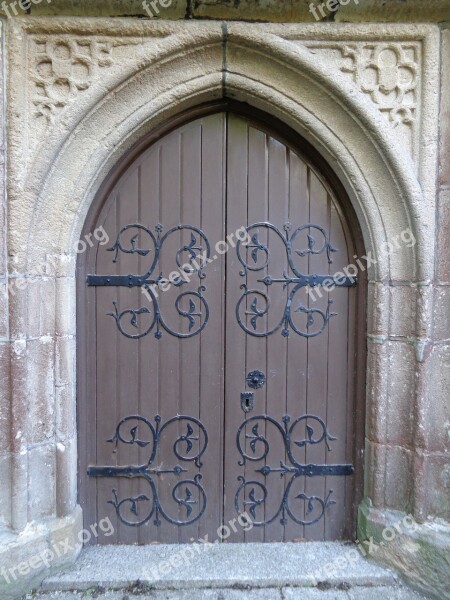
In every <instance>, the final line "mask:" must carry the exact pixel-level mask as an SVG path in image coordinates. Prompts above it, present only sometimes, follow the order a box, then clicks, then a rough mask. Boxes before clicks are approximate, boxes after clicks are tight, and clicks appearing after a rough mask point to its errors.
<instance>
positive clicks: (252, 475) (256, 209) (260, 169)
mask: <svg viewBox="0 0 450 600" xmlns="http://www.w3.org/2000/svg"><path fill="white" fill-rule="evenodd" d="M243 123H244V124H245V126H246V129H247V144H248V146H247V147H248V158H247V160H248V184H247V201H248V208H247V221H246V223H245V225H252V224H253V223H257V222H260V221H266V220H267V219H268V144H267V136H266V134H265V133H264V132H263V131H259V130H258V129H256V128H255V127H252V126H251V125H249V124H248V123H245V121H244V122H243ZM252 233H255V230H253V232H252ZM259 240H260V241H261V242H262V243H265V244H267V235H266V231H264V229H263V228H261V229H260V230H259ZM245 256H246V260H247V261H248V260H251V258H250V251H247V252H246V253H245ZM248 275H249V277H248V286H249V288H254V287H255V288H261V287H262V286H261V284H258V283H257V279H258V278H259V279H261V278H262V277H264V275H265V272H260V271H258V272H257V273H255V274H254V276H253V277H252V273H251V272H249V274H248ZM232 278H233V279H234V280H235V281H236V280H238V277H237V276H236V274H234V275H233V276H232ZM249 304H250V303H249V302H247V310H248V309H249V308H250V307H249ZM247 324H248V321H247ZM245 337H246V339H245V342H246V358H245V373H246V374H248V373H249V372H251V371H255V370H258V371H261V372H263V373H264V374H265V375H266V376H267V345H266V339H265V338H259V337H253V336H251V335H248V334H246V336H245ZM244 389H247V390H248V391H253V393H254V398H255V401H254V402H255V403H254V409H253V411H252V412H250V413H248V414H247V415H246V414H245V413H244V412H243V411H242V410H241V408H240V407H237V410H238V411H240V414H241V419H242V421H244V420H245V419H247V418H248V417H253V416H255V415H262V414H265V412H266V401H267V387H266V386H264V387H263V388H261V389H259V390H251V389H250V388H249V387H248V386H246V384H245V380H244V381H243V382H242V390H243V391H244ZM259 427H260V431H261V433H264V434H265V432H266V428H265V426H264V422H263V421H261V422H260V423H259ZM245 434H246V435H249V434H251V427H247V428H246V430H245ZM250 442H251V440H250V439H248V440H247V443H246V446H245V447H246V452H247V454H249V455H250V456H251V455H252V450H251V446H250ZM262 466H264V462H262V463H258V464H257V463H251V462H247V464H246V467H245V469H244V474H245V477H246V479H247V480H253V481H258V482H260V483H261V484H262V485H265V483H266V482H265V478H264V477H263V475H262V474H261V473H257V472H255V470H256V469H257V468H261V467H262ZM258 492H259V490H257V493H258ZM246 498H247V500H248V494H247V496H246ZM257 516H259V518H265V510H261V511H260V515H259V514H258V515H257ZM244 539H245V541H246V542H263V541H264V527H253V529H251V530H250V531H248V532H247V533H245V535H244Z"/></svg>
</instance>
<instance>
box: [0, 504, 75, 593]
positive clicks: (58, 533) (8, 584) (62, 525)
mask: <svg viewBox="0 0 450 600" xmlns="http://www.w3.org/2000/svg"><path fill="white" fill-rule="evenodd" d="M81 529H82V514H81V510H80V509H77V510H76V511H75V512H74V514H73V515H72V516H71V517H65V518H64V519H61V520H57V521H52V522H49V521H42V522H41V523H34V524H32V523H30V524H29V525H28V527H27V528H26V529H24V530H23V531H22V532H21V533H20V534H19V535H14V536H12V538H11V539H10V540H6V541H7V543H4V542H3V543H2V539H1V537H0V565H1V569H0V598H1V599H2V600H17V598H18V597H19V596H20V595H22V594H24V593H26V592H28V591H30V589H32V588H33V587H37V586H38V585H39V584H40V582H41V581H42V579H43V577H44V576H45V575H47V574H48V572H49V570H50V571H52V572H56V571H58V570H60V569H62V568H63V567H64V566H65V565H67V564H70V563H72V562H73V561H74V560H75V559H76V557H77V556H78V554H79V552H80V549H81V545H80V543H79V542H78V532H79V531H80V530H81ZM56 548H57V549H58V551H59V556H58V552H57V551H55V549H56ZM50 551H51V552H52V556H51V555H50ZM44 559H46V560H44ZM19 569H20V571H21V572H20V571H19Z"/></svg>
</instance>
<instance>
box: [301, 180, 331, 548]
mask: <svg viewBox="0 0 450 600" xmlns="http://www.w3.org/2000/svg"><path fill="white" fill-rule="evenodd" d="M309 185H310V214H309V220H310V223H312V224H314V225H319V226H320V227H323V228H324V229H325V230H328V228H329V208H328V194H327V192H326V190H325V188H324V187H323V185H322V183H321V182H320V180H319V179H318V178H317V176H316V175H315V174H314V173H313V172H312V171H311V170H310V175H309ZM310 233H311V235H312V236H313V237H315V238H316V239H317V242H316V243H317V244H318V245H319V247H320V244H321V243H322V239H321V238H320V233H319V232H318V231H316V230H312V231H311V232H310ZM304 247H305V248H306V241H305V242H304ZM308 263H309V273H310V274H312V273H322V274H326V273H329V264H328V260H327V253H326V252H323V253H322V254H318V255H312V254H309V260H308ZM326 303H327V298H326V295H325V296H324V297H323V298H322V299H318V300H316V301H315V302H311V301H310V302H309V308H320V309H321V310H326ZM319 321H320V317H319ZM328 334H329V328H328V326H327V327H325V329H324V331H323V332H322V333H321V334H320V335H318V336H316V337H310V338H308V396H307V411H308V414H310V415H314V416H317V417H319V418H321V419H322V420H323V421H325V422H326V409H327V393H328V382H327V377H326V372H327V353H328ZM309 425H310V426H313V428H314V430H315V432H318V431H319V427H318V425H317V424H315V423H314V422H310V423H309ZM316 435H317V433H316ZM326 453H327V449H326V445H325V443H321V444H308V445H307V449H306V462H307V464H324V463H325V461H326ZM305 490H306V495H307V496H308V497H312V496H318V497H320V498H322V499H325V498H326V497H327V494H328V492H329V490H328V489H325V479H324V477H310V478H307V480H306V482H305ZM316 506H317V504H316ZM306 516H307V517H308V516H313V515H312V513H311V514H310V515H308V514H307V513H306ZM306 537H307V539H311V540H323V539H324V519H323V518H322V519H320V520H319V521H317V522H316V523H313V524H311V525H308V526H307V531H306Z"/></svg>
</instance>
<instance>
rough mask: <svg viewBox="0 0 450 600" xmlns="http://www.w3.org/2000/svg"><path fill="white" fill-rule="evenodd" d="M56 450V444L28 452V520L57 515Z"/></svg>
mask: <svg viewBox="0 0 450 600" xmlns="http://www.w3.org/2000/svg"><path fill="white" fill-rule="evenodd" d="M55 471H56V448H55V445H54V443H50V444H45V445H41V446H37V447H35V448H31V449H30V450H29V451H28V499H29V500H28V518H29V520H38V519H43V518H45V517H51V516H54V515H55V514H56V491H55V484H56V480H55Z"/></svg>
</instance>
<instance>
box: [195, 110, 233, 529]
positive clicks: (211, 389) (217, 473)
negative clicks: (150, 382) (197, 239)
mask: <svg viewBox="0 0 450 600" xmlns="http://www.w3.org/2000/svg"><path fill="white" fill-rule="evenodd" d="M225 127H226V115H225V114H224V113H221V114H217V115H212V116H210V117H207V118H205V119H203V121H202V146H201V163H202V172H201V201H202V206H201V228H202V230H203V231H205V232H206V233H207V235H208V238H209V241H210V243H211V246H212V254H213V256H215V255H217V253H216V251H215V250H214V246H215V244H216V243H217V242H218V241H221V240H224V239H225V237H226V232H225V208H226V207H225V192H226V180H225V176H226V170H225V167H226V147H225V143H226V129H225ZM229 252H232V250H230V251H229ZM217 256H218V257H217V259H215V260H214V261H213V262H212V263H211V264H210V265H208V267H207V268H206V269H205V273H206V278H205V279H204V284H205V286H206V288H207V290H206V292H205V296H206V297H207V300H208V303H209V307H210V322H209V324H208V326H207V327H206V328H205V329H204V330H203V331H202V332H201V334H200V335H201V371H200V373H199V378H200V382H199V383H200V414H199V418H200V421H201V422H202V423H203V424H204V426H205V428H206V430H207V431H208V432H209V434H210V438H209V446H208V450H207V452H206V453H205V456H204V460H203V468H202V474H203V479H202V481H203V483H204V485H207V486H208V504H207V508H206V512H205V515H204V517H203V518H202V519H201V521H199V523H198V526H199V527H198V536H199V537H200V538H204V536H205V535H206V534H207V533H209V536H210V539H214V536H217V529H218V528H219V526H220V525H221V524H222V519H223V495H224V483H223V457H224V379H225V376H224V368H225V366H224V360H225V338H224V335H225V331H224V329H225V256H224V255H221V256H220V255H217Z"/></svg>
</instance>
